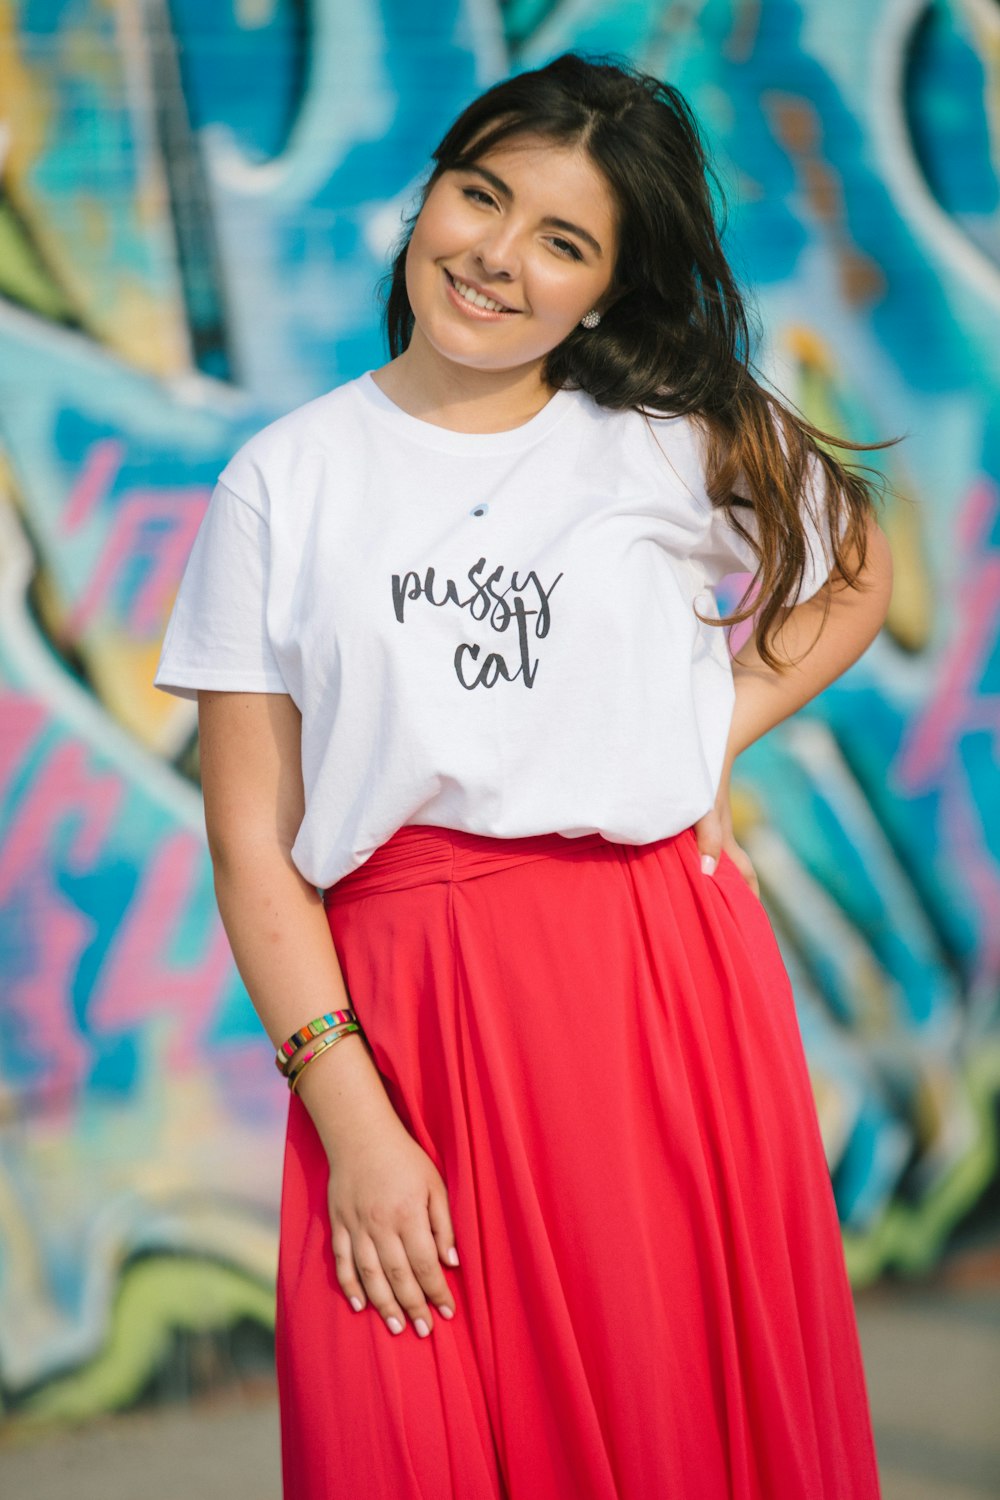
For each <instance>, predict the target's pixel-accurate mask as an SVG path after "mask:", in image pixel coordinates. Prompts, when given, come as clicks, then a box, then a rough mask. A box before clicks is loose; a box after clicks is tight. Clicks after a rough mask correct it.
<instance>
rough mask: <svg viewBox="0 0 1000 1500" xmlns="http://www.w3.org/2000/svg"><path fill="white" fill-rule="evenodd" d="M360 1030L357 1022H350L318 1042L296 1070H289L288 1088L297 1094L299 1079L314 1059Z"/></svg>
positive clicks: (296, 1065) (297, 1064)
mask: <svg viewBox="0 0 1000 1500" xmlns="http://www.w3.org/2000/svg"><path fill="white" fill-rule="evenodd" d="M360 1030H361V1027H360V1026H359V1025H358V1023H357V1022H356V1021H350V1022H348V1023H347V1025H346V1026H343V1027H338V1028H337V1030H336V1034H335V1035H331V1036H326V1037H324V1038H323V1040H322V1041H321V1042H317V1043H316V1046H315V1047H314V1048H313V1050H312V1051H311V1052H307V1053H306V1055H305V1057H304V1058H303V1059H302V1061H301V1062H299V1063H296V1064H295V1067H294V1068H289V1070H288V1073H287V1075H286V1076H287V1078H288V1087H289V1088H290V1089H291V1091H292V1093H293V1094H294V1093H295V1090H296V1087H297V1085H298V1081H299V1079H300V1078H301V1077H302V1074H303V1073H304V1072H305V1070H306V1068H308V1066H309V1064H310V1063H311V1062H312V1061H313V1059H314V1058H317V1057H319V1056H321V1055H322V1053H324V1052H328V1051H329V1050H330V1048H331V1047H335V1046H336V1045H337V1043H338V1042H342V1041H343V1040H344V1037H345V1036H350V1034H351V1032H352V1031H360Z"/></svg>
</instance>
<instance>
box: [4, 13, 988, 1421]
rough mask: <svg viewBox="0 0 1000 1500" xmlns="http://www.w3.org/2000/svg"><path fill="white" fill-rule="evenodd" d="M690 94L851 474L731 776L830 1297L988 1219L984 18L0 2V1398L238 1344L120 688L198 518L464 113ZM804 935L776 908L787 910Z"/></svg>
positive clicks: (274, 1140)
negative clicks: (856, 621)
mask: <svg viewBox="0 0 1000 1500" xmlns="http://www.w3.org/2000/svg"><path fill="white" fill-rule="evenodd" d="M573 47H575V48H579V49H581V50H585V51H590V52H606V51H613V52H618V53H624V54H626V55H628V56H629V57H631V58H633V59H634V60H635V61H637V62H639V63H640V64H641V65H642V66H644V67H646V68H647V69H648V70H649V71H654V72H658V73H659V74H660V75H661V76H663V77H666V78H669V79H670V80H671V81H672V82H674V83H676V84H678V85H679V86H680V87H681V88H682V89H683V90H684V91H685V92H686V93H687V94H688V96H689V97H690V99H691V101H692V103H693V104H694V106H695V109H696V110H697V112H698V113H699V115H700V117H701V119H702V121H703V123H704V126H705V129H706V132H707V134H708V136H709V138H710V141H711V143H712V145H713V147H714V150H715V152H716V155H717V159H718V162H719V166H720V169H721V171H722V175H723V178H724V181H725V183H726V186H727V191H728V194H729V198H730V202H731V214H730V219H729V223H728V229H727V243H728V245H729V247H730V250H731V252H732V255H733V258H734V261H735V263H736V265H737V267H738V269H739V271H740V273H741V275H742V276H743V277H744V278H745V279H747V280H749V281H750V282H752V283H754V284H755V286H756V288H757V300H758V305H759V309H760V314H761V319H762V323H763V326H764V328H765V330H766V332H765V338H764V342H763V344H762V348H761V355H760V363H761V365H762V366H763V368H765V369H766V370H767V372H768V373H769V374H770V375H771V376H772V377H773V378H774V379H775V380H776V381H777V383H778V384H779V385H780V386H782V387H783V389H784V390H785V391H786V392H787V393H788V394H789V395H791V396H792V397H793V398H794V399H796V400H797V401H798V402H799V404H800V405H801V406H802V407H803V408H804V409H805V410H806V411H807V412H808V413H809V414H812V415H815V416H816V417H817V419H818V420H820V421H821V422H822V423H825V424H827V425H830V426H835V427H839V428H840V429H841V430H843V431H845V432H846V433H847V434H848V435H849V436H851V437H854V438H856V439H860V440H866V439H871V438H875V437H884V436H886V435H890V434H901V435H904V436H905V441H903V442H902V443H901V444H899V445H898V446H896V447H894V448H891V449H888V450H886V451H885V452H884V453H883V454H881V455H880V457H879V462H880V463H881V464H882V465H883V467H884V470H885V473H886V476H887V478H888V479H889V480H890V482H891V485H892V490H893V494H892V498H891V499H890V500H889V501H888V502H887V505H886V509H885V513H884V516H883V525H884V528H885V530H886V531H887V533H888V535H889V537H890V539H891V541H892V545H893V549H894V554H895V559H896V576H897V584H896V591H895V597H894V601H893V606H892V612H891V615H890V618H889V620H888V622H887V625H886V628H885V629H884V631H883V632H882V634H881V636H880V638H879V639H878V641H877V642H876V643H875V645H874V646H873V647H872V649H871V650H870V651H869V652H868V653H867V655H866V656H865V658H864V659H863V660H862V661H861V662H860V663H858V664H857V666H856V667H854V668H852V669H851V671H850V672H849V673H847V674H846V676H845V677H844V678H843V679H841V681H840V682H838V683H837V684H836V685H835V686H834V687H833V688H831V689H830V690H828V691H827V692H826V693H825V694H823V695H822V697H821V698H820V699H819V700H817V701H816V702H815V703H814V704H812V705H810V707H809V708H808V709H807V710H805V711H804V712H803V713H802V714H800V715H798V716H797V717H796V719H795V720H794V721H793V722H792V723H790V724H787V725H785V726H782V727H781V728H780V729H779V730H777V731H775V732H774V733H772V734H771V735H769V736H768V737H767V738H766V740H765V741H763V742H761V743H760V744H759V745H757V746H755V747H753V749H752V750H751V751H749V752H747V754H746V755H745V756H744V757H743V758H742V760H743V764H742V765H741V767H740V777H739V785H738V788H737V807H736V813H737V817H738V823H739V829H738V832H739V835H740V837H741V839H742V841H743V842H744V844H745V846H746V847H747V849H748V850H749V852H750V853H751V856H752V858H753V859H754V861H755V863H756V865H757V868H758V871H759V873H760V877H761V882H762V887H763V891H764V897H765V901H766V904H767V906H768V909H769V912H770V913H771V916H772V920H773V922H774V924H775V927H776V929H777V930H778V932H779V935H780V938H781V942H782V946H783V949H784V952H785V957H786V960H787V963H788V966H789V969H790V971H791V973H792V976H793V980H794V984H795V990H796V998H797V1003H798V1007H799V1013H800V1017H801V1022H802V1029H803V1035H804V1038H805V1042H806V1049H807V1054H808V1058H809V1063H810V1068H811V1070H812V1075H813V1081H814V1088H815V1093H816V1099H817V1104H818V1107H819V1113H820V1120H821V1124H822V1128H823V1135H824V1140H825V1143H826V1148H827V1155H828V1160H829V1163H830V1167H831V1171H832V1174H833V1181H834V1186H835V1190H836V1195H837V1202H838V1205H839V1209H840V1213H841V1218H842V1222H843V1229H844V1238H845V1247H846V1250H847V1255H848V1265H849V1269H850V1272H851V1275H852V1278H853V1279H854V1281H855V1283H856V1284H858V1285H860V1284H861V1283H863V1282H866V1281H870V1280H872V1279H873V1278H875V1277H878V1276H879V1275H882V1274H884V1273H886V1272H889V1271H895V1272H904V1273H914V1272H918V1271H919V1270H920V1269H922V1268H924V1267H927V1266H928V1265H930V1264H931V1263H932V1262H933V1261H934V1259H935V1258H936V1257H937V1256H939V1255H940V1253H941V1252H942V1249H943V1247H944V1246H945V1245H946V1243H947V1241H948V1238H949V1236H950V1235H951V1234H952V1233H953V1232H954V1229H955V1226H956V1225H957V1224H959V1223H960V1222H961V1221H962V1219H963V1217H964V1216H966V1215H967V1214H968V1213H969V1212H970V1211H971V1210H972V1209H973V1208H974V1206H975V1205H976V1203H977V1202H978V1201H979V1200H980V1199H981V1198H982V1195H983V1193H984V1191H985V1190H986V1189H987V1187H988V1185H989V1184H990V1183H991V1182H994V1181H995V1179H996V1177H997V1172H998V1165H997V1145H996V1136H995V1100H996V1097H997V1093H998V1087H1000V1015H998V976H1000V817H998V806H997V802H998V794H997V776H996V763H997V745H998V734H1000V649H998V643H1000V635H998V627H1000V431H998V418H997V403H996V393H997V387H998V383H1000V368H998V363H1000V355H998V352H997V351H998V350H1000V270H998V260H1000V212H998V189H997V176H996V167H997V161H998V154H1000V147H998V144H997V142H998V130H1000V121H998V118H997V101H998V100H1000V86H998V78H997V67H998V62H997V60H998V58H1000V10H998V8H997V7H996V5H995V4H994V3H993V0H874V3H871V0H842V3H841V4H839V5H837V6H831V5H824V4H823V3H822V0H800V3H795V0H695V3H691V0H685V3H680V0H677V3H671V0H659V3H647V0H640V3H636V4H633V5H630V6H624V7H623V6H615V5H612V4H610V3H607V0H573V3H569V0H566V3H561V0H508V3H507V4H497V3H494V0H467V3H464V4H463V3H462V0H444V3H442V4H440V5H434V6H412V5H408V4H404V3H402V0H383V3H381V4H379V3H378V0H313V3H312V4H310V5H305V4H302V3H293V0H229V3H219V4H217V5H214V6H211V7H205V6H202V5H198V4H196V3H195V0H62V3H60V4H52V3H47V0H21V3H15V0H0V985H2V999H0V1401H2V1403H3V1409H4V1411H5V1413H6V1415H7V1417H8V1419H10V1420H19V1419H21V1418H24V1417H27V1416H29V1415H32V1414H33V1415H39V1414H41V1415H47V1416H55V1417H64V1418H70V1417H81V1416H86V1415H88V1414H90V1413H94V1412H97V1411H100V1410H102V1409H105V1408H108V1407H112V1406H118V1405H124V1404H127V1403H129V1402H131V1401H134V1400H135V1399H136V1398H137V1397H138V1396H140V1395H141V1394H142V1393H143V1391H144V1390H146V1389H147V1388H148V1385H149V1382H150V1380H151V1378H152V1377H153V1375H154V1374H155V1372H156V1370H157V1368H158V1366H159V1365H160V1363H161V1362H162V1360H163V1358H164V1357H165V1350H166V1349H167V1348H168V1346H169V1341H170V1339H171V1338H172V1337H173V1336H174V1335H175V1333H176V1331H177V1330H183V1329H185V1328H193V1329H200V1330H206V1329H208V1330H211V1329H217V1330H226V1329H232V1328H234V1327H236V1326H238V1325H241V1324H246V1323H247V1322H249V1323H251V1324H254V1323H256V1324H257V1325H261V1326H264V1327H266V1325H267V1323H268V1320H269V1317H270V1297H271V1284H272V1278H273V1271H274V1257H275V1223H276V1207H277V1190H278V1178H279V1170H280V1160H279V1157H280V1150H281V1127H282V1119H283V1109H284V1104H285V1100H284V1098H283V1092H284V1091H283V1090H280V1089H279V1088H278V1087H277V1086H276V1081H275V1075H274V1069H273V1065H272V1063H271V1058H270V1051H269V1048H268V1045H267V1043H266V1040H265V1039H264V1037H263V1033H262V1031H261V1029H260V1027H259V1024H258V1023H257V1021H256V1019H255V1017H254V1015H253V1012H252V1010H251V1007H250V1004H249V1001H248V999H247V997H246V994H245V992H244V990H243V988H242V986H241V984H240V982H239V979H238V977H237V975H236V972H235V969H234V966H233V963H232V959H231V956H230V954H229V950H228V947H227V944H226V940H225V935H224V933H223V931H222V928H221V925H220V923H219V920H218V917H217V914H216V911H215V905H214V897H213V890H212V875H211V867H210V863H209V859H208V855H207V851H206V846H205V839H204V831H203V823H202V813H201V805H200V799H199V793H198V785H197V747H196V744H195V719H194V709H193V706H192V705H191V704H190V703H187V702H183V701H181V700H179V699H170V698H168V697H166V696H165V695H163V694H160V693H158V692H156V690H154V689H153V687H152V685H151V678H152V673H153V669H154V666H155V663H156V659H157V656H158V652H159V646H160V641H161V638H162V633H163V629H164V626H165V623H166V619H167V616H168V614H169V611H170V607H171V603H172V598H173V593H174V591H175V589H176V586H177V582H178V579H179V576H180V572H181V569H182V566H183V562H184V559H185V557H186V555H187V551H188V548H189V547H190V545H191V541H192V538H193V536H194V533H195V530H196V528H197V526H198V523H199V520H200V517H201V515H202V513H203V510H204V507H205V504H206V502H207V499H208V494H209V491H210V488H211V485H212V483H213V481H214V478H215V476H216V474H217V473H218V472H219V470H220V469H221V467H222V466H223V464H224V463H225V461H226V459H227V458H228V457H229V455H230V454H231V453H232V452H233V451H234V450H235V448H236V447H237V446H238V445H239V443H240V442H242V440H243V439H244V438H245V437H246V436H248V435H249V433H250V432H251V431H253V430H255V429H256V428H257V427H259V426H261V425H263V424H264V422H266V421H269V420H270V419H271V418H272V417H274V416H276V415H278V414H280V413H281V412H283V411H286V410H288V409H289V408H291V407H292V406H294V405H296V404H298V403H299V402H300V401H303V400H305V399H308V398H309V397H311V396H313V395H317V394H319V393H320V392H321V391H323V390H326V389H329V388H330V387H332V386H334V385H336V384H339V383H340V382H341V381H343V380H345V379H348V378H350V377H352V376H354V375H356V374H358V373H360V372H361V371H362V370H364V369H366V368H370V367H372V366H375V365H377V364H380V363H382V362H383V360H384V358H385V353H384V350H383V347H382V343H381V337H380V333H379V311H380V309H379V305H378V302H377V299H376V295H375V286H376V282H377V280H378V278H379V276H380V274H381V273H382V271H383V270H384V268H385V263H386V256H387V252H388V249H389V247H390V245H391V243H392V242H393V241H394V239H395V237H396V235H397V233H398V230H399V227H400V218H401V214H402V213H403V212H404V211H405V210H406V209H407V208H408V207H409V206H410V204H411V202H412V199H413V195H414V193H415V190H416V188H417V187H418V185H419V182H420V179H421V176H422V174H423V172H424V170H425V168H426V165H427V159H428V153H429V151H430V149H431V148H432V146H433V145H434V143H435V142H436V140H437V139H438V137H439V136H440V134H441V133H442V132H443V130H444V128H445V126H446V125H447V124H448V122H449V121H450V120H451V118H452V117H453V116H454V115H455V114H456V113H457V111H458V110H459V109H460V108H461V107H462V106H463V105H464V104H465V103H466V102H467V101H468V99H469V98H470V97H471V96H472V95H473V94H474V93H475V92H477V91H478V90H479V89H481V88H483V87H485V86H486V85H487V84H489V83H490V82H493V81H495V80H497V79H499V78H501V77H503V76H505V75H506V74H507V73H509V72H511V71H516V70H520V69H522V68H525V67H532V66H535V65H538V64H540V63H542V62H545V61H547V60H548V59H549V58H550V57H552V56H554V55H556V54H557V53H558V52H561V51H563V50H566V49H568V48H573ZM793 893H794V899H792V894H793Z"/></svg>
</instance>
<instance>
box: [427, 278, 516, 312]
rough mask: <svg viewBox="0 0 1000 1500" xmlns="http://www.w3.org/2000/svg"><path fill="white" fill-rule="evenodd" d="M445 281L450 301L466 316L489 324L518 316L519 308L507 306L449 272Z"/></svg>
mask: <svg viewBox="0 0 1000 1500" xmlns="http://www.w3.org/2000/svg"><path fill="white" fill-rule="evenodd" d="M444 279H445V286H446V287H447V290H448V298H449V301H450V302H452V303H453V304H454V305H455V306H456V307H458V308H459V309H460V311H462V312H463V313H465V314H466V316H470V317H474V318H480V319H482V320H483V321H485V322H487V323H497V322H502V321H503V320H504V319H505V318H516V317H517V316H518V309H517V308H515V307H507V306H505V305H504V304H503V303H502V302H500V300H499V298H496V297H490V296H489V294H488V293H487V292H482V291H480V290H479V289H478V288H477V287H475V286H473V285H471V284H470V283H469V282H467V281H462V280H461V279H460V278H459V277H457V276H453V275H452V273H451V272H450V271H448V270H445V272H444ZM484 303H485V304H486V305H485V306H484Z"/></svg>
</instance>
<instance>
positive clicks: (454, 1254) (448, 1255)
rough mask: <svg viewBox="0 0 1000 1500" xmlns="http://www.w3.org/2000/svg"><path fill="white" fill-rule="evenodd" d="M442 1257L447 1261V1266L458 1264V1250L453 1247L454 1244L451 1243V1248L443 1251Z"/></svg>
mask: <svg viewBox="0 0 1000 1500" xmlns="http://www.w3.org/2000/svg"><path fill="white" fill-rule="evenodd" d="M444 1258H445V1260H446V1261H447V1262H448V1264H449V1266H457V1265H458V1251H457V1250H456V1249H455V1246H454V1245H452V1246H451V1248H450V1249H449V1250H447V1251H446V1252H445V1257H444Z"/></svg>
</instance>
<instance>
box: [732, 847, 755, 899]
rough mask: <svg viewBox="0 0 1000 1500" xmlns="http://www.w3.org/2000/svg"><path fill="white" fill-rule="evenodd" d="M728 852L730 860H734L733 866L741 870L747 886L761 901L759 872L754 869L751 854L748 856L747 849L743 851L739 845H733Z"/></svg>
mask: <svg viewBox="0 0 1000 1500" xmlns="http://www.w3.org/2000/svg"><path fill="white" fill-rule="evenodd" d="M726 852H727V854H728V855H729V858H730V859H731V860H732V862H733V864H734V865H735V866H736V868H737V869H738V870H739V872H740V874H741V875H742V876H743V879H744V880H745V881H746V883H747V885H748V886H749V887H750V889H751V890H752V891H753V893H754V895H755V896H756V897H757V898H758V900H759V899H760V884H759V882H758V880H757V871H756V870H755V869H754V867H753V861H752V860H751V858H750V856H749V854H747V852H746V850H745V849H741V848H740V846H739V844H731V845H730V846H729V848H728V849H727V851H726Z"/></svg>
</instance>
